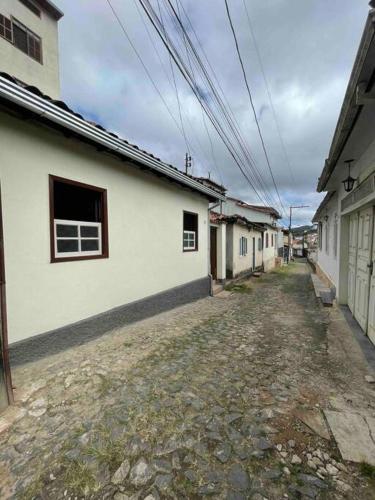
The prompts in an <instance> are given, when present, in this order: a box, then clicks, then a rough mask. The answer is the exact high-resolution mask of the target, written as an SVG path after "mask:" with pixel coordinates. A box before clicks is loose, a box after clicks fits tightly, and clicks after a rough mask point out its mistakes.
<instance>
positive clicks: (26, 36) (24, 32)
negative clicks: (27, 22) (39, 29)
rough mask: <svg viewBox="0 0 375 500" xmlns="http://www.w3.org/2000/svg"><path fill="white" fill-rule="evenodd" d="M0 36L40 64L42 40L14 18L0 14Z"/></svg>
mask: <svg viewBox="0 0 375 500" xmlns="http://www.w3.org/2000/svg"><path fill="white" fill-rule="evenodd" d="M0 36H1V37H3V38H5V39H6V40H8V42H11V43H13V45H14V46H15V47H17V48H18V49H20V50H22V52H24V53H25V54H27V55H28V56H30V57H32V58H33V59H35V60H36V61H38V62H40V63H41V64H42V41H41V39H40V38H39V37H38V35H35V33H33V32H32V31H30V30H29V29H28V28H26V26H24V25H23V24H22V23H20V22H19V21H17V20H16V19H8V18H7V17H5V16H3V15H1V14H0Z"/></svg>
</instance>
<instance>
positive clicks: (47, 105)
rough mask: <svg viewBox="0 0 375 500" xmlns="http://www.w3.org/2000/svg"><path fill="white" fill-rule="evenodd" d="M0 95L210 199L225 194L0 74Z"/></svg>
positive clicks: (59, 102)
mask: <svg viewBox="0 0 375 500" xmlns="http://www.w3.org/2000/svg"><path fill="white" fill-rule="evenodd" d="M0 98H2V99H5V100H6V101H9V102H11V103H13V104H15V105H17V106H19V107H21V108H23V109H26V110H28V111H31V112H33V113H35V114H36V115H37V116H39V117H41V118H43V120H45V121H47V122H51V124H55V125H58V126H60V127H62V128H64V129H68V130H70V131H73V132H74V133H75V134H77V135H78V136H81V137H84V138H85V139H86V140H89V141H93V142H95V143H96V144H99V145H100V146H101V147H105V148H106V149H108V150H111V151H112V152H114V153H116V154H118V155H121V156H124V157H126V158H128V159H129V160H132V161H133V162H136V163H138V164H141V165H145V166H146V167H148V168H149V169H150V170H151V171H154V172H155V173H157V174H158V175H162V176H166V177H169V178H170V179H172V180H173V181H175V182H177V183H178V184H182V185H184V186H186V187H188V188H190V189H192V190H194V191H196V192H198V193H199V194H201V195H203V196H206V197H208V198H210V199H212V200H222V201H224V200H225V199H226V198H225V195H223V194H221V193H218V192H217V191H215V190H214V189H211V188H209V187H207V186H205V185H203V184H202V183H200V182H198V181H196V180H194V179H192V178H190V177H189V176H187V175H185V174H184V173H183V172H181V171H180V170H178V169H176V168H174V167H172V166H171V165H168V164H166V163H164V162H162V161H161V160H159V159H157V158H155V157H154V156H152V155H150V154H149V153H146V152H145V151H142V150H141V149H139V148H137V147H136V146H133V145H131V144H129V143H127V142H126V141H124V140H122V139H120V138H119V137H118V136H116V135H115V134H112V133H110V132H108V131H107V130H105V129H104V128H103V127H100V126H98V125H96V124H92V123H90V122H88V121H86V120H84V119H83V118H82V117H81V116H80V115H77V114H76V113H73V112H72V111H71V110H69V108H68V107H67V106H66V104H65V103H62V102H61V101H56V102H53V101H52V100H49V99H48V98H47V97H41V96H40V95H37V94H36V93H33V92H30V91H29V90H26V89H24V88H22V87H21V86H20V85H18V84H17V83H14V82H13V81H11V80H10V79H8V78H5V77H3V76H0ZM57 104H58V105H57Z"/></svg>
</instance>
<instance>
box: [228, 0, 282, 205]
mask: <svg viewBox="0 0 375 500" xmlns="http://www.w3.org/2000/svg"><path fill="white" fill-rule="evenodd" d="M224 2H225V8H226V12H227V17H228V20H229V24H230V28H231V31H232V34H233V38H234V42H235V45H236V52H237V55H238V59H239V62H240V65H241V68H242V73H243V77H244V80H245V85H246V89H247V93H248V95H249V100H250V104H251V108H252V110H253V114H254V118H255V122H256V125H257V129H258V133H259V137H260V140H261V143H262V148H263V152H264V156H265V158H266V161H267V165H268V169H269V171H270V174H271V178H272V182H273V185H274V187H275V191H276V193H277V197H278V199H279V202H280V206H281V208H282V210H283V212H285V209H284V206H283V203H282V201H281V198H280V194H279V190H278V188H277V185H276V182H275V178H274V175H273V172H272V168H271V164H270V160H269V157H268V153H267V149H266V145H265V142H264V139H263V135H262V131H261V129H260V125H259V120H258V117H257V114H256V111H255V107H254V102H253V97H252V95H251V90H250V86H249V82H248V80H247V75H246V71H245V66H244V64H243V60H242V56H241V52H240V48H239V45H238V40H237V35H236V31H235V29H234V25H233V22H232V18H231V15H230V11H229V6H228V1H227V0H224Z"/></svg>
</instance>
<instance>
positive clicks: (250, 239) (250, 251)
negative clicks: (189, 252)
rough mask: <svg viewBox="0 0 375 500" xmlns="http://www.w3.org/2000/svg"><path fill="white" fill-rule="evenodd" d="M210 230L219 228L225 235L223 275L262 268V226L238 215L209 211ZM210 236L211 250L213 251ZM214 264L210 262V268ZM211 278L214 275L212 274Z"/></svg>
mask: <svg viewBox="0 0 375 500" xmlns="http://www.w3.org/2000/svg"><path fill="white" fill-rule="evenodd" d="M210 218H211V231H212V228H213V227H217V228H220V231H221V232H222V233H224V234H225V235H226V236H225V238H226V245H225V254H224V255H225V276H226V278H237V277H239V276H244V275H247V274H250V273H251V272H253V271H255V270H258V269H263V233H264V232H265V229H264V227H263V226H262V225H261V224H256V223H252V222H250V221H248V220H247V219H246V218H245V217H242V216H240V215H233V216H230V215H224V214H219V213H217V212H213V211H211V215H210ZM213 248H214V245H212V238H211V251H213ZM211 262H212V260H211ZM213 268H214V266H213V265H212V264H211V270H212V269H213ZM213 278H215V275H214V274H213Z"/></svg>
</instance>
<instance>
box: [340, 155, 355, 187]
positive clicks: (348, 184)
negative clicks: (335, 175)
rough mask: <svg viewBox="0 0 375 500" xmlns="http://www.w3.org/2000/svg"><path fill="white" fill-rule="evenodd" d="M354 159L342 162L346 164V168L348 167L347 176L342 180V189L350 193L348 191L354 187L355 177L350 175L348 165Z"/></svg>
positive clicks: (349, 165)
mask: <svg viewBox="0 0 375 500" xmlns="http://www.w3.org/2000/svg"><path fill="white" fill-rule="evenodd" d="M353 161H354V160H346V161H345V162H344V163H347V165H348V169H349V173H348V177H347V178H346V179H344V180H343V181H342V182H343V184H344V189H345V191H346V192H347V193H350V191H351V190H352V189H353V187H354V183H355V181H356V180H357V179H354V177H352V176H351V175H350V167H351V164H352V162H353Z"/></svg>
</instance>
